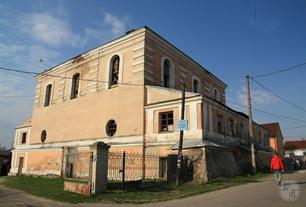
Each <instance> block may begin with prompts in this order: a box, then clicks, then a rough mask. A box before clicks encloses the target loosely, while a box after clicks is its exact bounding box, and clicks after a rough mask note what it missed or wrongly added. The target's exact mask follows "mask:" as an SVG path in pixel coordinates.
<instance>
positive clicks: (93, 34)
mask: <svg viewBox="0 0 306 207" xmlns="http://www.w3.org/2000/svg"><path fill="white" fill-rule="evenodd" d="M84 31H85V35H86V37H87V38H94V39H101V38H103V36H104V33H103V32H102V31H99V30H96V29H93V28H89V27H87V28H85V30H84Z"/></svg>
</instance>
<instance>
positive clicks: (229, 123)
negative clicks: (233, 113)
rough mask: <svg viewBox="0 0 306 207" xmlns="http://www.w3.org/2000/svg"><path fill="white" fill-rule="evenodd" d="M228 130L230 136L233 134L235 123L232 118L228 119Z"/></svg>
mask: <svg viewBox="0 0 306 207" xmlns="http://www.w3.org/2000/svg"><path fill="white" fill-rule="evenodd" d="M228 131H229V135H230V136H235V123H234V120H233V119H230V120H229V121H228Z"/></svg>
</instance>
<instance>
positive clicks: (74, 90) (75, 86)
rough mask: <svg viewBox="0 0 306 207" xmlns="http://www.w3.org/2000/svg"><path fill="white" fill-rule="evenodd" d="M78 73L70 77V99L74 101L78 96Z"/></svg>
mask: <svg viewBox="0 0 306 207" xmlns="http://www.w3.org/2000/svg"><path fill="white" fill-rule="evenodd" d="M79 86H80V73H76V74H74V75H73V76H72V83H71V93H70V99H75V98H77V97H78V96H79Z"/></svg>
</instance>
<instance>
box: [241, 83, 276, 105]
mask: <svg viewBox="0 0 306 207" xmlns="http://www.w3.org/2000/svg"><path fill="white" fill-rule="evenodd" d="M251 97H252V104H253V105H256V106H262V105H268V104H272V103H275V102H276V101H277V99H276V98H275V97H274V96H273V95H272V94H270V93H269V92H266V91H262V90H251ZM237 99H238V101H239V104H241V105H244V106H247V103H248V102H247V95H246V87H242V88H241V89H240V90H239V91H237Z"/></svg>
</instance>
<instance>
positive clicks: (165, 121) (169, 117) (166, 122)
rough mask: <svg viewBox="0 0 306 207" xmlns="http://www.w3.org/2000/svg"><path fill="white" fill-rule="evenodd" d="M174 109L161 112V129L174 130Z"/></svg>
mask: <svg viewBox="0 0 306 207" xmlns="http://www.w3.org/2000/svg"><path fill="white" fill-rule="evenodd" d="M173 130H174V126H173V111H168V112H162V113H160V114H159V131H160V132H173Z"/></svg>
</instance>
